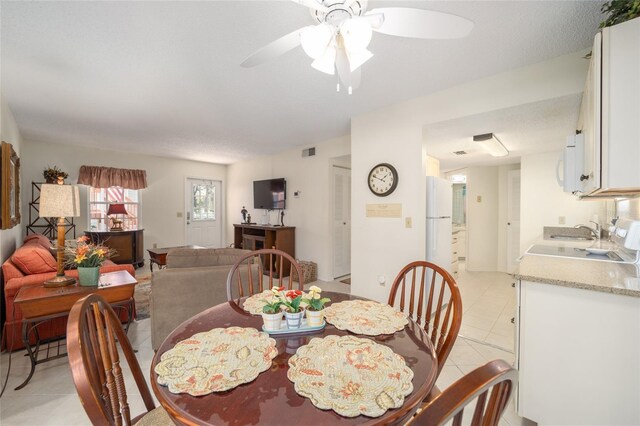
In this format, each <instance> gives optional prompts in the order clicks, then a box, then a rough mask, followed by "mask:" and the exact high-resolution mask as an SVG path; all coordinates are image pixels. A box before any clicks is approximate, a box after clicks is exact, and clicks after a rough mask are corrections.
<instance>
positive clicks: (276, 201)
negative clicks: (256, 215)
mask: <svg viewBox="0 0 640 426" xmlns="http://www.w3.org/2000/svg"><path fill="white" fill-rule="evenodd" d="M286 199H287V182H286V181H285V180H284V178H279V179H267V180H256V181H254V182H253V208H254V209H265V210H275V209H284V208H285V200H286Z"/></svg>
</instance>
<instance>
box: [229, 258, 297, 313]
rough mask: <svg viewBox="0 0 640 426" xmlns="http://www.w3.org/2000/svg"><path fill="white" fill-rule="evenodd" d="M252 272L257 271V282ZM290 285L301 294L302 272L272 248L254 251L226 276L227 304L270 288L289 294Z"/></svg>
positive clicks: (295, 264)
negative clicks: (283, 290)
mask: <svg viewBox="0 0 640 426" xmlns="http://www.w3.org/2000/svg"><path fill="white" fill-rule="evenodd" d="M254 269H257V279H256V278H255V274H254V273H253V272H254ZM294 281H297V285H296V287H297V289H299V290H303V286H304V283H303V276H302V269H301V268H300V265H299V264H298V262H296V260H295V259H294V258H293V257H291V255H289V254H288V253H285V252H283V251H281V250H278V249H275V248H273V249H261V250H255V251H252V252H251V253H247V254H245V255H244V256H242V257H240V258H239V259H238V260H237V261H236V263H235V264H234V265H233V266H232V267H231V271H229V275H227V300H229V301H231V300H234V299H235V298H239V297H245V296H251V295H253V294H256V293H261V292H262V291H264V290H268V289H270V288H272V287H274V286H278V287H281V286H284V287H285V288H286V289H287V290H292V289H293V288H294V284H293V283H294ZM234 290H235V291H234ZM234 293H236V294H234Z"/></svg>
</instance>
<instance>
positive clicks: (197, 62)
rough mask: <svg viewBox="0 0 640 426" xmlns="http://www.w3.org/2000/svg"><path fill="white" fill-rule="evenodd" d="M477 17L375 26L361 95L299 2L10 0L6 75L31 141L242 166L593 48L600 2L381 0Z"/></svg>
mask: <svg viewBox="0 0 640 426" xmlns="http://www.w3.org/2000/svg"><path fill="white" fill-rule="evenodd" d="M389 5H394V6H408V7H419V8H424V9H431V10H438V11H444V12H451V13H455V14H457V15H460V16H464V17H466V18H469V19H471V20H473V21H474V22H475V28H474V30H473V31H472V33H471V35H470V36H469V37H467V38H465V39H461V40H413V39H403V38H398V37H391V36H386V35H381V34H375V35H374V37H373V40H372V42H371V46H370V49H371V50H372V51H373V53H374V54H375V56H374V58H373V59H371V60H370V61H369V62H367V63H366V64H365V65H364V66H363V69H362V75H363V77H362V84H361V87H360V88H359V89H358V90H357V91H355V93H354V94H353V95H352V96H348V95H347V94H346V93H344V91H342V92H341V93H336V91H335V83H336V80H335V77H332V76H328V75H325V74H322V73H319V72H317V71H315V70H313V69H312V68H311V67H310V59H309V58H307V57H306V55H305V54H304V53H303V52H302V49H296V50H295V51H292V52H289V53H287V54H285V55H284V56H282V57H281V58H279V59H278V60H275V61H272V62H270V63H267V64H264V65H261V66H259V67H256V68H251V69H244V68H241V67H240V66H239V65H238V64H239V63H240V62H241V61H242V60H243V59H244V58H245V57H246V56H248V55H249V54H250V53H252V52H253V51H255V50H257V49H258V48H260V47H262V46H263V45H265V44H266V43H268V42H270V41H272V40H274V39H276V38H278V37H279V36H281V35H284V34H286V33H288V32H290V31H292V30H294V29H296V28H299V27H302V26H305V25H308V24H311V23H312V21H311V17H310V16H309V13H308V9H306V8H304V7H302V6H300V5H297V4H295V3H293V2H289V1H273V2H271V1H269V2H267V1H248V2H244V1H228V2H223V1H211V2H180V1H175V2H90V1H80V2H2V5H1V15H2V17H1V19H2V22H1V24H2V26H1V37H2V40H1V43H2V44H1V55H2V57H1V59H2V63H1V66H2V68H1V72H2V75H1V78H2V79H1V83H2V91H3V95H4V96H5V99H6V100H7V102H8V103H9V105H10V107H11V109H12V111H13V113H14V115H15V117H16V121H17V122H18V126H19V128H20V130H21V132H22V134H23V137H24V138H26V139H29V140H38V141H49V142H54V143H67V144H77V145H87V146H100V147H103V148H109V149H117V150H122V151H129V152H143V153H153V154H159V155H167V156H172V157H180V158H187V159H194V160H202V161H212V162H218V163H231V162H234V161H237V160H241V159H247V158H251V157H255V156H258V155H264V154H271V153H276V152H279V151H282V150H284V149H287V148H290V147H293V146H298V145H304V144H307V145H308V144H312V143H316V142H319V141H323V140H325V139H328V138H331V137H335V136H340V135H344V134H347V133H348V132H349V123H350V117H352V116H355V115H358V114H361V113H363V112H366V111H370V110H373V109H377V108H380V107H383V106H385V105H389V104H392V103H395V102H399V101H402V100H406V99H411V98H414V97H417V96H422V95H426V94H429V93H433V92H436V91H439V90H443V89H445V88H447V87H452V86H455V85H457V84H461V83H463V82H467V81H471V80H475V79H478V78H481V77H485V76H488V75H492V74H495V73H498V72H501V71H504V70H507V69H512V68H516V67H520V66H524V65H527V64H532V63H536V62H540V61H543V60H545V59H548V58H552V57H556V56H560V55H563V54H566V53H569V52H575V51H578V50H580V49H584V48H586V47H588V46H589V45H590V44H591V40H592V38H593V35H594V33H595V31H596V29H597V26H598V22H599V21H600V13H599V8H600V2H590V1H498V2H491V1H459V2H430V1H413V2H412V1H375V0H371V1H370V3H369V7H370V8H373V7H384V6H389Z"/></svg>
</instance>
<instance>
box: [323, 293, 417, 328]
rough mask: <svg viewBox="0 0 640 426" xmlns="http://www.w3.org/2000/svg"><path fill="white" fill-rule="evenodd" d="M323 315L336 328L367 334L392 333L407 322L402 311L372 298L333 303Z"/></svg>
mask: <svg viewBox="0 0 640 426" xmlns="http://www.w3.org/2000/svg"><path fill="white" fill-rule="evenodd" d="M324 317H325V319H326V320H327V322H328V323H329V324H333V325H334V326H335V327H336V328H337V329H340V330H349V331H351V332H353V333H356V334H365V335H367V336H378V335H380V334H393V333H395V332H396V331H400V330H402V329H403V328H404V326H405V325H407V324H408V323H409V320H408V319H407V316H406V315H405V314H404V313H402V312H399V311H396V310H395V309H393V308H392V307H391V306H389V305H383V304H382V303H378V302H374V301H373V300H347V301H344V302H339V303H334V304H332V305H331V306H328V307H327V308H325V310H324Z"/></svg>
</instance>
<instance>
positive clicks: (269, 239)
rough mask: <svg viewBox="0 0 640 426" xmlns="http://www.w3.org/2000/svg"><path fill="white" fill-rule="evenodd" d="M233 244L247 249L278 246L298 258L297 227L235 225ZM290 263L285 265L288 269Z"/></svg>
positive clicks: (277, 247) (286, 269)
mask: <svg viewBox="0 0 640 426" xmlns="http://www.w3.org/2000/svg"><path fill="white" fill-rule="evenodd" d="M233 245H234V247H236V248H242V249H245V250H260V249H262V248H276V249H278V250H281V251H283V252H285V253H287V254H289V255H290V256H291V257H293V258H294V259H295V258H296V227H295V226H268V225H248V224H234V225H233ZM288 266H289V265H285V268H284V269H285V271H287V274H286V275H285V276H287V275H288V270H289V268H288Z"/></svg>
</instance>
